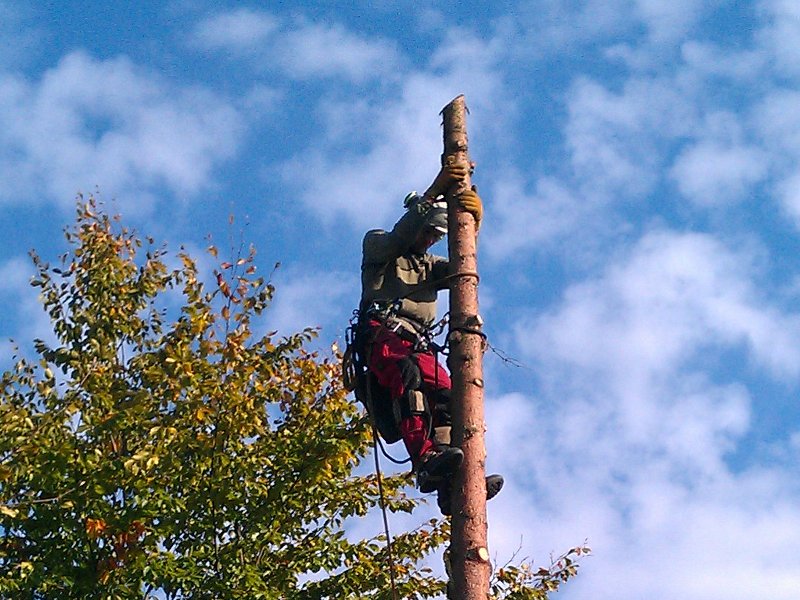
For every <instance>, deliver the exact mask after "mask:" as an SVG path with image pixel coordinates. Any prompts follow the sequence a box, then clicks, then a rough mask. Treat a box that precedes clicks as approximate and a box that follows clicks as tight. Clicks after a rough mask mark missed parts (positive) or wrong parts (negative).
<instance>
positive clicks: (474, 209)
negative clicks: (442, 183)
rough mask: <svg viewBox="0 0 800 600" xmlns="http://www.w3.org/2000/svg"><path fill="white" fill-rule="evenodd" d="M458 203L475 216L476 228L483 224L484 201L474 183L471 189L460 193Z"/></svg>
mask: <svg viewBox="0 0 800 600" xmlns="http://www.w3.org/2000/svg"><path fill="white" fill-rule="evenodd" d="M458 205H459V206H460V207H461V208H463V209H464V210H465V211H467V212H469V213H472V216H473V217H475V229H478V228H479V227H480V226H481V219H482V218H483V202H482V201H481V197H480V196H478V188H477V187H475V186H474V185H473V186H472V189H471V190H464V191H463V192H461V193H460V194H459V195H458Z"/></svg>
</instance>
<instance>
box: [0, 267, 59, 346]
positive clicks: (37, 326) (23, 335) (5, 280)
mask: <svg viewBox="0 0 800 600" xmlns="http://www.w3.org/2000/svg"><path fill="white" fill-rule="evenodd" d="M35 272H36V271H35V268H34V266H33V264H32V262H31V260H30V259H29V258H27V257H25V258H23V257H14V258H11V259H9V260H7V261H6V262H4V263H3V264H2V265H0V297H3V298H4V301H3V306H4V307H5V308H4V314H3V320H5V319H8V320H9V324H8V325H6V324H5V323H3V325H6V326H8V327H14V329H9V330H6V331H3V332H1V333H0V336H2V338H3V339H2V340H0V342H2V343H3V348H2V351H0V356H2V358H4V359H8V358H10V356H11V351H12V347H11V346H10V345H9V344H7V343H6V342H7V340H8V338H9V337H10V338H13V339H14V340H15V342H16V344H18V345H20V351H21V353H22V354H23V355H24V354H25V353H26V352H27V351H29V350H30V349H31V348H30V344H31V343H32V341H33V340H34V339H35V338H39V339H43V340H45V341H46V342H48V343H53V342H54V341H55V334H54V333H53V328H52V326H51V323H50V318H49V317H48V315H47V313H46V312H45V311H44V308H43V307H42V305H41V303H40V302H39V300H38V299H37V295H38V294H37V292H38V290H39V288H33V287H31V285H30V280H31V277H33V275H34V274H35Z"/></svg>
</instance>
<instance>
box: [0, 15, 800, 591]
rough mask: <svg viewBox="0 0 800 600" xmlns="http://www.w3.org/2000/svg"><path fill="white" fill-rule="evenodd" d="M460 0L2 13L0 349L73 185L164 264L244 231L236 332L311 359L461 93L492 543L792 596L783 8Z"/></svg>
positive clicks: (31, 324) (790, 222)
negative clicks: (164, 250) (469, 164)
mask: <svg viewBox="0 0 800 600" xmlns="http://www.w3.org/2000/svg"><path fill="white" fill-rule="evenodd" d="M487 4H488V3H482V2H481V3H479V2H461V3H459V4H458V10H457V14H449V11H452V10H453V7H454V6H455V5H454V4H453V3H444V2H429V3H425V4H424V8H419V5H418V3H412V2H388V1H385V2H381V1H373V2H358V1H350V2H347V3H345V2H341V3H340V2H325V3H320V6H317V5H315V4H312V3H308V4H306V3H303V2H296V3H248V2H237V3H231V2H227V3H226V2H214V3H211V2H189V1H176V2H166V3H162V2H146V1H142V2H138V3H136V8H127V7H124V5H122V4H119V7H117V5H106V4H101V3H96V4H94V5H93V6H90V5H88V4H85V3H52V2H51V3H44V2H38V3H27V2H21V1H19V2H2V0H0V36H2V39H3V44H2V46H0V48H2V49H0V177H2V180H3V186H2V187H1V188H0V205H2V209H3V213H2V214H3V217H2V219H0V235H1V236H2V237H3V239H4V240H5V243H4V244H3V246H2V248H0V298H2V301H3V303H4V306H5V307H6V310H5V311H4V312H3V315H2V316H0V338H2V339H3V340H5V339H7V338H9V337H13V338H14V339H16V340H20V341H24V340H30V339H31V338H33V337H36V336H43V335H46V331H47V320H46V318H45V316H44V315H43V314H42V313H41V311H39V310H38V308H37V305H36V296H35V294H34V293H33V290H32V289H30V288H27V287H26V282H27V280H28V278H29V277H30V275H31V272H32V271H31V267H30V261H29V260H28V259H27V257H26V253H27V251H28V250H29V249H31V248H36V249H37V251H38V252H39V253H40V254H41V255H42V256H44V257H46V258H49V259H51V260H54V259H55V258H56V257H57V256H58V255H59V254H60V253H62V252H63V251H64V249H65V246H64V244H63V241H62V239H63V238H62V237H61V230H62V228H63V227H64V226H65V225H66V224H68V223H70V222H71V220H72V217H73V209H74V198H75V195H76V193H77V192H79V191H81V192H83V193H90V192H92V191H94V190H95V189H96V188H99V189H100V191H101V196H102V197H103V198H104V199H106V201H107V202H108V203H109V206H110V207H111V210H112V211H114V212H119V213H121V214H122V215H123V217H124V219H125V221H126V223H128V224H131V225H133V226H135V227H136V228H137V229H138V230H139V231H141V232H143V233H147V234H150V235H153V236H154V237H155V238H156V239H162V240H165V241H167V242H168V244H169V247H170V248H171V249H173V250H177V249H178V248H179V247H180V246H181V245H184V246H186V247H187V248H189V249H190V251H192V252H193V253H194V254H195V255H198V256H199V255H201V254H202V249H203V248H205V247H206V246H207V245H208V237H209V236H210V237H211V239H212V240H213V242H214V243H215V244H217V245H218V246H220V247H221V248H223V249H224V248H226V247H229V246H230V243H231V241H232V243H233V244H234V245H235V244H237V243H238V240H239V239H244V241H245V243H251V242H252V243H254V244H255V245H256V246H257V248H258V251H259V261H260V264H261V267H262V269H264V270H267V271H268V270H269V269H270V268H271V266H272V264H273V263H274V262H275V261H281V263H282V266H281V268H280V269H279V270H278V272H277V274H276V275H275V282H276V284H277V286H278V295H277V298H276V302H275V306H274V307H273V310H272V311H271V313H270V315H269V316H268V320H269V323H267V324H265V327H269V328H272V327H277V328H279V329H281V330H282V331H284V332H286V333H289V332H292V331H295V330H297V329H298V328H301V327H304V326H307V325H312V326H316V325H319V326H321V327H322V333H321V342H320V343H321V344H323V345H328V344H330V343H332V342H333V341H336V340H340V339H341V336H342V333H343V330H344V327H345V326H346V322H347V319H348V317H349V314H350V311H351V310H352V308H353V307H354V305H355V304H356V302H357V298H358V266H359V251H360V241H361V237H362V235H363V233H364V231H365V230H366V229H368V228H371V227H390V226H391V225H392V223H393V222H394V220H395V219H396V218H397V217H399V215H400V211H401V206H402V199H403V197H404V196H405V194H406V193H407V192H408V191H409V190H412V189H418V190H421V189H424V188H425V187H426V186H427V185H428V183H429V182H430V180H431V178H432V177H433V175H434V174H435V172H436V170H437V164H438V157H439V154H440V152H441V130H440V128H439V124H440V117H439V116H438V112H439V110H440V109H441V108H442V107H443V106H444V105H445V104H446V103H447V102H448V101H449V100H450V99H452V98H453V97H454V96H456V95H458V94H460V93H464V94H465V95H466V97H467V102H468V104H469V107H470V109H471V115H470V120H469V133H470V143H471V152H472V156H473V159H474V160H476V162H477V163H478V169H477V172H476V175H475V182H476V183H477V184H478V186H479V188H480V191H481V194H482V196H483V198H484V202H485V207H486V213H485V220H484V225H483V227H482V229H481V233H480V240H479V241H480V250H479V251H480V271H481V276H482V278H481V303H482V312H483V315H484V318H485V321H486V323H487V330H488V332H489V334H490V337H491V341H492V343H493V344H494V345H495V346H496V347H498V348H500V349H502V350H503V351H504V352H506V353H507V354H509V355H510V356H513V357H514V358H516V359H517V360H518V361H519V362H521V363H522V364H523V365H524V367H523V368H515V367H511V366H508V365H506V364H504V363H503V362H502V361H500V360H499V359H498V358H497V356H496V355H494V354H488V355H487V359H486V365H485V368H486V372H487V377H486V380H487V420H488V427H489V433H488V436H489V437H488V443H489V452H490V455H489V466H490V467H491V468H492V469H493V470H495V471H502V472H503V473H505V474H506V475H507V479H508V485H507V488H506V490H504V492H503V494H502V495H501V496H499V497H498V498H497V499H495V500H493V501H492V504H491V506H490V515H489V516H490V545H491V549H492V551H493V552H494V553H496V555H497V556H498V559H499V560H500V561H501V562H502V561H503V560H504V559H505V558H507V557H509V556H510V555H511V554H512V553H513V552H514V550H516V549H517V547H518V546H519V545H520V539H522V542H521V543H522V546H523V552H524V553H525V554H528V555H531V556H532V557H533V558H534V559H535V560H536V561H537V562H547V559H548V555H549V553H550V552H551V551H556V552H558V551H561V550H565V549H566V548H568V547H569V546H572V545H575V544H578V543H581V542H582V541H583V540H584V539H586V538H588V540H589V543H590V545H591V546H592V547H593V548H594V550H595V556H594V557H592V558H591V559H589V560H587V561H586V562H585V567H584V570H583V571H582V573H581V576H580V577H579V578H578V580H576V581H575V582H574V583H571V584H570V585H569V586H568V588H566V589H565V590H564V591H563V592H561V593H560V597H563V598H565V599H567V600H576V599H580V600H583V599H589V598H591V599H592V600H603V599H611V598H614V599H630V600H640V599H642V598H648V599H651V600H661V599H663V600H668V599H669V600H671V599H673V598H676V597H680V598H682V599H685V600H695V599H697V600H700V599H703V600H709V599H716V598H726V599H737V598H742V599H744V598H747V599H748V600H752V599H753V598H765V599H767V598H768V599H770V600H775V599H782V598H796V596H797V590H798V589H800V561H799V560H798V559H797V557H796V556H795V553H793V552H792V551H791V549H792V547H793V546H792V543H793V542H794V540H795V533H796V532H797V531H798V530H800V502H798V500H799V499H800V498H799V496H800V489H799V488H798V477H797V470H796V466H795V465H796V464H797V461H798V458H800V422H799V421H800V419H799V418H798V417H799V416H800V415H799V414H798V409H797V397H798V392H799V391H800V389H798V388H799V386H798V376H800V311H799V310H798V308H797V306H798V299H799V297H800V278H798V273H799V272H800V258H798V257H800V253H799V252H798V250H800V231H799V229H800V166H798V165H800V160H799V159H800V86H799V85H798V84H800V66H798V65H800V5H798V4H797V3H795V2H792V1H789V0H757V1H752V2H734V1H724V0H673V1H671V2H663V1H661V0H602V1H601V0H570V1H557V0H540V1H535V2H533V1H530V2H501V3H493V4H492V6H491V7H487ZM231 214H232V215H234V217H235V219H234V225H233V226H231V225H229V223H228V215H231ZM441 251H444V250H443V249H442V250H441ZM204 264H205V266H206V267H207V268H208V269H209V270H210V268H211V266H212V263H211V262H210V260H206V259H204ZM442 300H443V302H446V299H445V297H444V296H443V297H442ZM0 353H1V354H2V356H3V358H4V360H5V361H6V362H7V363H8V362H9V361H10V344H8V343H6V342H2V343H0ZM430 512H431V513H433V512H434V509H433V508H431V509H430ZM374 525H375V527H374V528H373V524H372V523H371V522H367V523H365V524H363V526H362V529H363V530H364V531H365V532H369V530H370V529H375V530H376V531H377V530H378V529H379V525H378V524H377V523H375V524H374ZM402 525H403V522H402V521H398V522H397V523H396V525H395V526H396V527H399V526H402Z"/></svg>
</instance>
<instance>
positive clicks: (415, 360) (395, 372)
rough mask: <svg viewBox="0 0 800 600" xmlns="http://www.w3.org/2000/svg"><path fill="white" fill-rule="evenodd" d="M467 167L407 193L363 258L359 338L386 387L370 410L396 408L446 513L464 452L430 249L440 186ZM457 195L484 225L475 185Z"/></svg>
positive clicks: (420, 470)
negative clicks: (440, 337)
mask: <svg viewBox="0 0 800 600" xmlns="http://www.w3.org/2000/svg"><path fill="white" fill-rule="evenodd" d="M468 172H469V167H467V166H466V165H463V164H448V165H445V166H444V167H442V169H441V170H440V172H439V174H438V175H437V176H436V179H435V180H434V182H433V184H431V186H430V187H429V188H428V190H427V191H426V192H425V193H424V194H422V195H421V196H420V195H418V194H417V193H416V192H412V193H410V194H409V195H408V196H406V199H405V202H404V205H405V207H406V209H407V211H406V213H405V214H404V215H403V216H402V217H401V218H400V219H399V220H398V221H397V223H396V224H395V226H394V228H393V229H392V230H391V231H388V232H387V231H384V230H382V229H373V230H371V231H368V232H367V234H366V235H365V236H364V241H363V256H362V263H361V284H362V292H361V303H360V306H359V324H358V328H357V331H358V333H357V337H358V338H359V342H358V346H359V347H360V348H361V352H362V354H363V356H364V357H365V362H366V364H367V366H368V368H369V371H370V373H371V374H372V376H373V377H374V379H375V380H376V382H377V384H378V385H379V386H380V387H381V388H383V390H384V392H385V391H387V390H388V394H385V393H384V394H383V399H382V400H381V399H380V398H379V399H378V400H377V401H374V402H372V404H373V405H374V407H373V410H374V411H375V412H381V411H383V413H384V415H383V418H384V422H385V414H386V412H387V411H389V412H390V413H391V416H390V419H391V418H392V417H393V418H394V421H395V425H396V426H397V429H396V430H397V433H398V434H399V435H398V436H397V437H400V438H402V440H403V442H404V444H405V447H406V450H407V451H408V454H409V456H410V457H411V461H412V465H413V469H414V471H415V473H416V474H417V485H418V486H419V488H420V490H421V491H423V492H432V491H434V490H437V491H438V496H439V498H438V500H439V507H440V509H441V510H442V512H443V513H444V514H449V512H450V499H449V494H450V475H452V473H454V472H455V471H456V470H457V469H458V467H459V466H460V464H461V461H462V459H463V457H464V455H463V453H462V451H461V449H459V448H454V447H451V446H450V423H451V421H450V387H451V384H450V376H449V375H448V373H447V371H445V370H444V368H443V367H442V366H441V365H440V364H439V363H438V361H437V360H436V357H435V356H434V351H433V348H432V347H431V337H432V336H431V335H430V328H431V326H432V325H433V324H434V321H435V320H436V297H437V292H438V291H439V290H441V289H444V288H446V287H447V275H448V261H447V259H446V258H443V257H440V256H435V255H432V254H429V253H428V250H429V249H430V247H431V246H433V245H434V244H435V243H436V242H438V241H439V240H441V239H442V238H443V237H444V235H445V234H446V233H447V204H446V202H445V200H444V198H443V194H445V193H446V192H447V190H448V189H449V188H450V187H451V186H452V185H454V184H456V183H460V182H462V181H463V180H464V179H465V178H466V176H467V174H468ZM457 198H458V203H459V206H460V207H461V208H463V209H464V210H466V211H468V212H470V213H472V215H473V216H474V217H475V222H476V225H479V224H480V220H481V217H482V214H483V205H482V202H481V199H480V197H479V196H478V194H477V191H476V190H475V189H474V188H473V189H471V190H470V189H468V190H466V191H464V192H462V193H460V194H459V195H458V197H457ZM376 395H378V396H380V393H378V394H376ZM373 418H375V415H373ZM382 433H383V431H382ZM384 437H387V436H386V435H384ZM388 441H389V442H392V441H396V437H395V439H394V440H392V439H388ZM500 487H502V477H500V476H499V475H492V476H489V477H487V496H488V497H492V496H494V495H495V494H497V492H498V491H499V490H500Z"/></svg>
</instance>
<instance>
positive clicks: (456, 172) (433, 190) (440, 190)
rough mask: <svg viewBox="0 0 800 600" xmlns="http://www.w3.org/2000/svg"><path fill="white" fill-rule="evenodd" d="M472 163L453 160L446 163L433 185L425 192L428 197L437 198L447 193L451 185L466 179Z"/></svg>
mask: <svg viewBox="0 0 800 600" xmlns="http://www.w3.org/2000/svg"><path fill="white" fill-rule="evenodd" d="M471 169H472V165H468V164H466V163H463V162H453V163H448V164H446V165H444V166H443V167H442V168H441V169H440V171H439V174H438V175H437V176H436V179H434V180H433V183H432V184H431V187H429V188H428V191H426V192H425V197H426V198H436V197H437V196H440V195H443V194H446V193H447V190H448V189H450V186H452V185H454V184H456V183H459V182H461V181H464V180H465V179H466V178H467V175H469V174H470V171H471Z"/></svg>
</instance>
